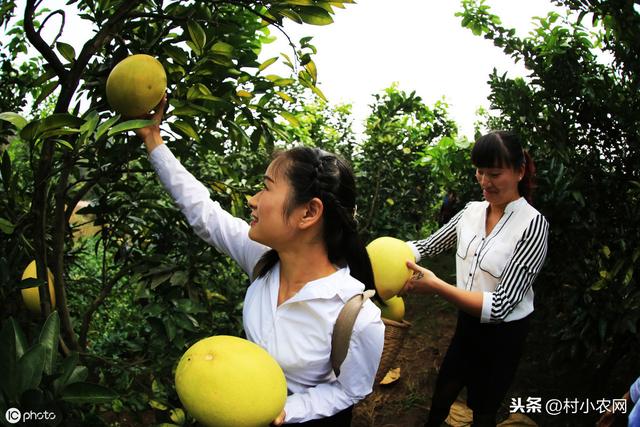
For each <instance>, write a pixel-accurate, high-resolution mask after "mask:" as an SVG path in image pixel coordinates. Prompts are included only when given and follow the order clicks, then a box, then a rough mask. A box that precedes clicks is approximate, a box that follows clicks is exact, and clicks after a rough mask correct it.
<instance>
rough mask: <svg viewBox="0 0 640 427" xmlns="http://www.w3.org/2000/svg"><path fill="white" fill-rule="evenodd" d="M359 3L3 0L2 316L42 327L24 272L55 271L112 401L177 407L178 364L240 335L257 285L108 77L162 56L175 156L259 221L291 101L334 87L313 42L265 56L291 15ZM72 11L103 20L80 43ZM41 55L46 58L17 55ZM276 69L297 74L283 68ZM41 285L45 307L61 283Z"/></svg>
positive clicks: (73, 330)
mask: <svg viewBox="0 0 640 427" xmlns="http://www.w3.org/2000/svg"><path fill="white" fill-rule="evenodd" d="M348 3H352V1H350V0H347V1H338V2H326V1H309V2H300V1H288V0H276V1H268V2H255V1H215V2H208V1H196V2H193V1H171V2H157V1H133V2H132V1H123V0H107V1H100V2H97V1H92V0H84V1H78V0H71V1H68V2H67V7H66V8H65V9H60V10H58V9H56V10H51V11H50V10H47V9H45V7H47V6H49V7H52V5H53V7H55V4H54V3H53V2H44V1H37V0H26V1H25V9H24V11H18V10H17V8H16V5H15V2H3V4H2V6H1V8H0V13H1V15H0V24H2V25H4V26H5V28H6V29H7V30H8V31H7V35H8V36H9V37H10V38H9V40H8V42H7V44H6V45H3V46H2V49H1V50H0V66H2V70H3V79H2V80H3V88H2V89H1V90H2V91H1V92H0V108H1V111H0V119H1V120H0V123H1V125H0V126H1V127H0V138H2V140H1V142H2V146H1V151H0V159H1V166H2V167H1V177H2V182H1V185H0V190H1V191H2V192H1V193H0V233H1V236H2V239H0V267H1V268H0V273H1V274H0V275H1V277H2V282H1V286H0V306H1V307H2V313H3V317H4V316H8V315H12V316H15V317H17V318H19V319H22V320H23V321H25V322H27V319H26V317H25V316H26V315H25V312H24V310H23V308H22V306H21V302H20V297H19V292H20V290H19V286H20V281H19V278H20V275H21V273H22V270H23V269H24V266H26V265H27V264H28V262H29V261H30V260H31V259H34V258H35V259H36V260H37V261H38V270H39V271H38V275H39V276H40V277H44V271H46V268H47V267H49V268H50V269H51V270H52V272H53V274H54V277H55V291H56V297H57V298H56V299H57V301H58V304H59V305H58V307H59V308H58V313H59V315H60V338H61V343H62V349H63V350H64V351H65V353H67V354H69V355H73V354H78V353H80V354H81V355H83V358H84V359H85V360H86V361H89V362H91V363H93V366H94V367H96V368H98V370H97V371H95V373H94V376H95V377H96V378H98V379H100V380H101V381H102V382H103V383H104V384H106V385H108V386H109V387H111V388H113V389H115V390H117V391H119V392H120V398H119V399H118V400H115V401H113V403H112V408H113V409H114V410H120V409H123V407H125V406H126V407H127V408H129V409H133V410H136V411H141V410H144V409H145V408H149V405H151V406H152V407H154V408H155V409H159V410H167V411H169V409H171V407H173V406H175V404H176V400H175V394H174V393H173V391H172V390H173V388H172V386H171V383H172V375H171V369H172V366H173V365H174V363H175V361H176V360H177V359H178V358H179V356H180V355H181V354H182V352H183V351H184V349H185V348H186V345H187V344H189V343H192V342H194V341H195V340H197V339H199V338H201V337H204V336H209V335H213V334H216V333H226V334H233V335H239V334H241V322H240V316H241V300H242V295H243V293H244V289H245V287H246V285H247V278H246V277H245V276H244V275H243V274H241V272H240V271H239V269H238V268H237V267H235V266H234V265H233V264H232V262H231V261H229V260H228V259H227V258H226V257H224V256H222V255H221V254H219V253H218V252H217V251H215V250H214V249H212V248H210V247H208V246H207V245H206V244H205V243H204V242H201V241H199V240H198V239H194V238H193V232H192V230H190V228H189V227H188V226H187V225H186V223H185V221H184V220H183V219H182V217H181V214H180V213H179V212H178V211H177V210H176V208H175V206H174V205H173V203H172V202H171V200H170V199H169V198H168V196H167V195H166V194H165V193H164V191H163V190H162V188H161V187H160V185H159V184H158V182H157V180H156V178H155V174H154V173H153V171H152V169H151V167H150V164H149V162H148V160H147V158H146V155H145V152H144V149H143V148H142V146H141V143H140V141H139V140H138V139H137V138H136V137H134V136H133V135H132V134H130V133H129V132H128V131H129V130H132V129H135V128H137V127H141V126H144V125H146V124H148V121H146V120H142V119H135V120H126V119H124V118H121V117H119V116H118V115H114V114H113V112H111V111H110V109H109V108H108V105H107V104H106V98H105V93H104V90H105V89H104V88H105V82H106V78H107V76H108V74H109V71H110V70H111V69H112V68H113V66H115V64H117V63H118V61H120V60H121V59H123V58H124V57H126V56H127V55H130V54H133V53H146V54H149V55H152V56H155V57H156V58H158V59H159V60H160V61H161V62H162V64H163V66H164V67H165V69H166V71H167V74H168V86H169V89H168V98H169V104H170V109H169V112H168V118H167V120H166V129H165V131H166V133H167V135H168V138H167V139H168V140H169V143H170V144H171V146H172V149H173V151H174V153H175V154H176V155H177V156H178V157H179V158H180V159H181V160H182V162H183V163H184V164H185V166H186V167H187V168H188V169H189V170H191V171H192V172H193V173H194V174H195V175H196V176H198V178H199V179H200V180H201V181H202V182H203V183H204V184H205V185H206V186H208V187H209V188H210V189H211V191H212V192H213V193H215V195H216V196H215V197H216V199H217V200H218V201H220V202H221V203H222V204H223V206H224V207H225V208H226V209H228V210H229V211H230V212H232V213H233V214H234V215H237V216H240V217H246V216H248V210H247V206H246V197H247V196H248V195H249V194H252V193H253V191H254V190H255V186H256V184H257V183H258V182H259V181H260V178H259V177H260V176H261V174H262V173H263V172H264V169H265V167H266V162H267V161H268V156H267V155H266V153H268V152H269V151H271V150H272V148H273V147H274V144H275V142H276V141H277V140H282V139H284V138H285V137H286V133H285V131H284V129H283V126H282V122H283V121H284V120H285V119H287V118H288V117H289V118H290V115H288V107H289V105H290V104H292V103H294V102H295V99H294V98H293V96H292V94H293V93H296V91H297V92H298V93H302V92H303V90H307V91H309V92H311V93H314V94H315V95H316V96H318V97H320V98H322V97H324V95H323V94H322V92H321V91H320V89H319V88H317V87H316V86H315V84H316V81H317V69H316V66H315V64H314V62H313V59H312V55H313V53H314V52H315V47H314V46H313V45H312V44H311V39H310V38H308V37H307V38H303V39H302V40H300V41H299V42H296V43H294V42H291V51H290V52H288V53H283V54H282V55H281V56H279V57H275V58H270V59H268V60H266V61H264V62H259V61H258V55H259V53H260V50H261V46H262V44H263V43H266V42H268V41H269V40H270V39H271V38H272V34H271V32H272V31H281V29H282V23H283V21H284V20H293V21H295V22H297V23H305V24H312V25H327V24H330V23H331V22H332V21H333V18H332V15H333V14H334V12H335V9H336V8H344V7H345V6H346V5H347V4H348ZM74 7H75V8H76V10H75V11H73V8H74ZM70 8H71V9H70ZM70 10H71V12H69V11H70ZM17 12H23V14H22V16H20V17H16V19H17V20H18V21H17V22H15V20H10V17H11V16H12V15H13V14H14V13H17ZM66 13H76V14H77V15H78V16H79V17H81V18H82V19H83V20H85V21H87V22H90V23H91V26H92V28H93V29H94V32H93V33H90V34H86V42H85V43H84V45H83V46H82V47H81V48H80V49H79V50H78V51H76V50H75V49H74V48H73V47H72V46H71V45H70V44H68V43H66V42H65V41H64V40H65V35H66V34H68V33H69V32H71V31H74V29H73V28H66V27H65V19H64V18H65V14H66ZM45 26H46V27H53V28H54V29H55V30H59V31H58V32H57V34H56V31H55V30H54V31H53V33H54V34H56V35H55V36H54V38H53V40H46V41H45V40H44V39H43V38H42V34H43V33H42V31H41V30H42V28H43V27H45ZM27 47H30V48H31V49H33V50H35V51H37V52H38V55H37V56H36V57H35V58H33V59H29V60H27V61H26V62H25V63H24V64H22V65H20V66H18V65H16V58H17V55H18V54H20V53H21V52H24V51H25V50H26V49H27ZM276 61H281V62H283V63H285V64H286V65H287V66H288V69H289V71H290V72H289V73H288V74H287V75H277V74H273V73H269V70H270V69H269V66H270V65H272V64H273V63H274V62H276ZM293 86H298V87H299V88H300V89H296V90H289V88H290V87H293ZM287 92H289V93H287ZM28 95H32V98H31V99H32V100H33V102H32V103H29V104H28V105H27V104H26V103H25V99H29V97H28ZM83 200H89V201H90V203H89V204H88V205H87V206H86V207H83V208H82V209H80V210H79V211H78V212H77V213H78V214H82V215H84V218H89V221H90V222H91V223H92V225H94V226H97V227H96V228H95V229H96V230H98V231H97V232H96V235H95V236H89V237H84V238H81V239H76V240H74V239H73V231H74V227H75V226H71V225H70V221H69V220H70V219H71V217H72V215H73V214H74V209H75V208H76V206H77V205H78V203H79V202H81V201H83ZM72 222H74V221H72ZM75 222H76V223H77V221H75ZM76 228H77V227H76ZM31 285H33V283H31ZM39 289H40V292H41V300H42V301H45V303H43V304H42V314H43V315H44V316H48V314H49V312H50V310H51V308H50V307H49V306H48V304H47V303H46V301H48V298H46V296H47V293H48V290H47V287H46V286H40V288H39ZM112 315H115V316H114V317H113V318H112V317H111V316H112ZM69 357H71V356H69ZM134 384H135V385H134ZM145 387H148V390H145ZM5 397H7V396H6V395H5ZM23 397H24V396H17V397H16V398H17V400H18V401H21V399H22V398H23ZM48 397H50V398H51V397H52V395H51V396H48ZM12 399H13V396H12ZM171 399H173V401H172V402H173V403H170V400H171ZM1 402H5V400H4V399H3V400H2V401H1ZM3 406H4V404H3Z"/></svg>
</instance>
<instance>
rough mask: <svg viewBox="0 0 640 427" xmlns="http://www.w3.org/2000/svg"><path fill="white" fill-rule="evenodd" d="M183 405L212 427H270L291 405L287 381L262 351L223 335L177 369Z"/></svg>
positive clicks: (194, 350) (196, 348)
mask: <svg viewBox="0 0 640 427" xmlns="http://www.w3.org/2000/svg"><path fill="white" fill-rule="evenodd" d="M176 390H177V392H178V396H179V397H180V401H181V402H182V404H183V405H184V407H185V409H186V410H187V412H189V413H190V414H191V415H192V416H193V417H194V418H195V419H196V420H198V421H199V422H200V423H202V424H204V425H206V426H209V427H258V426H260V427H266V426H268V425H269V424H270V423H271V422H272V421H273V420H275V419H276V417H277V416H278V415H280V412H282V409H283V408H284V404H285V401H286V400H287V381H286V379H285V377H284V373H283V372H282V369H281V368H280V366H279V365H278V363H277V362H276V361H275V359H273V357H271V355H270V354H269V353H267V352H266V351H265V350H264V349H263V348H262V347H260V346H259V345H257V344H254V343H252V342H250V341H247V340H245V339H242V338H238V337H232V336H227V335H217V336H214V337H209V338H205V339H202V340H200V341H198V342H197V343H195V344H194V345H192V346H191V347H189V349H188V350H187V351H186V352H185V353H184V355H183V356H182V358H181V359H180V362H179V363H178V367H177V369H176Z"/></svg>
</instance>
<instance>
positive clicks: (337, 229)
mask: <svg viewBox="0 0 640 427" xmlns="http://www.w3.org/2000/svg"><path fill="white" fill-rule="evenodd" d="M273 159H274V161H276V162H278V163H277V164H276V165H277V167H282V168H284V175H285V176H286V177H287V179H288V180H289V184H290V185H291V188H292V191H291V195H290V196H289V200H288V201H287V204H286V206H285V212H284V215H285V216H288V215H289V214H290V213H291V211H293V209H295V208H296V207H297V206H300V205H301V204H303V203H307V202H309V201H310V200H311V199H313V198H314V197H317V198H318V199H320V200H321V201H322V204H323V206H324V210H323V223H322V224H323V239H324V242H325V245H326V247H327V253H328V256H329V261H331V262H332V263H333V264H335V265H338V266H340V267H344V266H346V265H348V266H349V270H350V272H351V275H352V276H353V277H355V278H356V279H358V280H359V281H360V282H362V283H364V286H365V288H366V289H375V286H374V282H373V270H372V269H371V261H370V259H369V255H368V254H367V250H366V248H365V246H364V244H363V242H362V240H361V238H360V236H359V234H358V223H357V221H356V218H355V214H356V183H355V177H354V174H353V171H352V170H351V168H350V167H349V165H348V164H347V162H345V161H344V160H343V159H342V158H340V157H339V156H337V155H335V154H333V153H329V152H327V151H324V150H321V149H319V148H310V147H302V146H301V147H295V148H292V149H290V150H286V151H280V152H277V153H275V154H274V157H273ZM278 259H279V258H278V253H277V252H276V251H275V250H273V249H272V250H270V251H268V252H267V253H266V254H265V255H263V257H262V258H261V259H260V261H258V264H257V265H256V267H255V269H254V274H253V276H254V278H255V277H261V276H264V275H265V274H266V273H267V272H268V271H269V270H270V269H271V268H272V267H273V266H274V265H275V264H276V263H277V262H278Z"/></svg>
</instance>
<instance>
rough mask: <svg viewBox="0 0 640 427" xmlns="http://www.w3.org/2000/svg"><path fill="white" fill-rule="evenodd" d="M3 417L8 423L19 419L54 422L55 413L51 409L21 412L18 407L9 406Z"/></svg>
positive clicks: (17, 421)
mask: <svg viewBox="0 0 640 427" xmlns="http://www.w3.org/2000/svg"><path fill="white" fill-rule="evenodd" d="M4 418H5V419H6V420H7V422H8V423H9V424H17V423H19V422H20V421H23V422H28V421H44V422H47V421H49V422H52V423H55V421H56V418H57V415H56V413H55V412H53V411H25V412H22V411H20V410H19V409H18V408H9V409H7V412H5V413H4Z"/></svg>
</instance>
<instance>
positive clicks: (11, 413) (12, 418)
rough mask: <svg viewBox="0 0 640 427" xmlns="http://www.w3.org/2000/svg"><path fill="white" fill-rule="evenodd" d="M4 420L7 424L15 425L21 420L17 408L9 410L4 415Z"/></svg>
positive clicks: (20, 414)
mask: <svg viewBox="0 0 640 427" xmlns="http://www.w3.org/2000/svg"><path fill="white" fill-rule="evenodd" d="M4 418H5V419H6V420H7V422H8V423H9V424H16V423H19V422H20V420H21V419H22V413H21V412H20V409H18V408H9V409H7V412H5V413H4Z"/></svg>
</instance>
